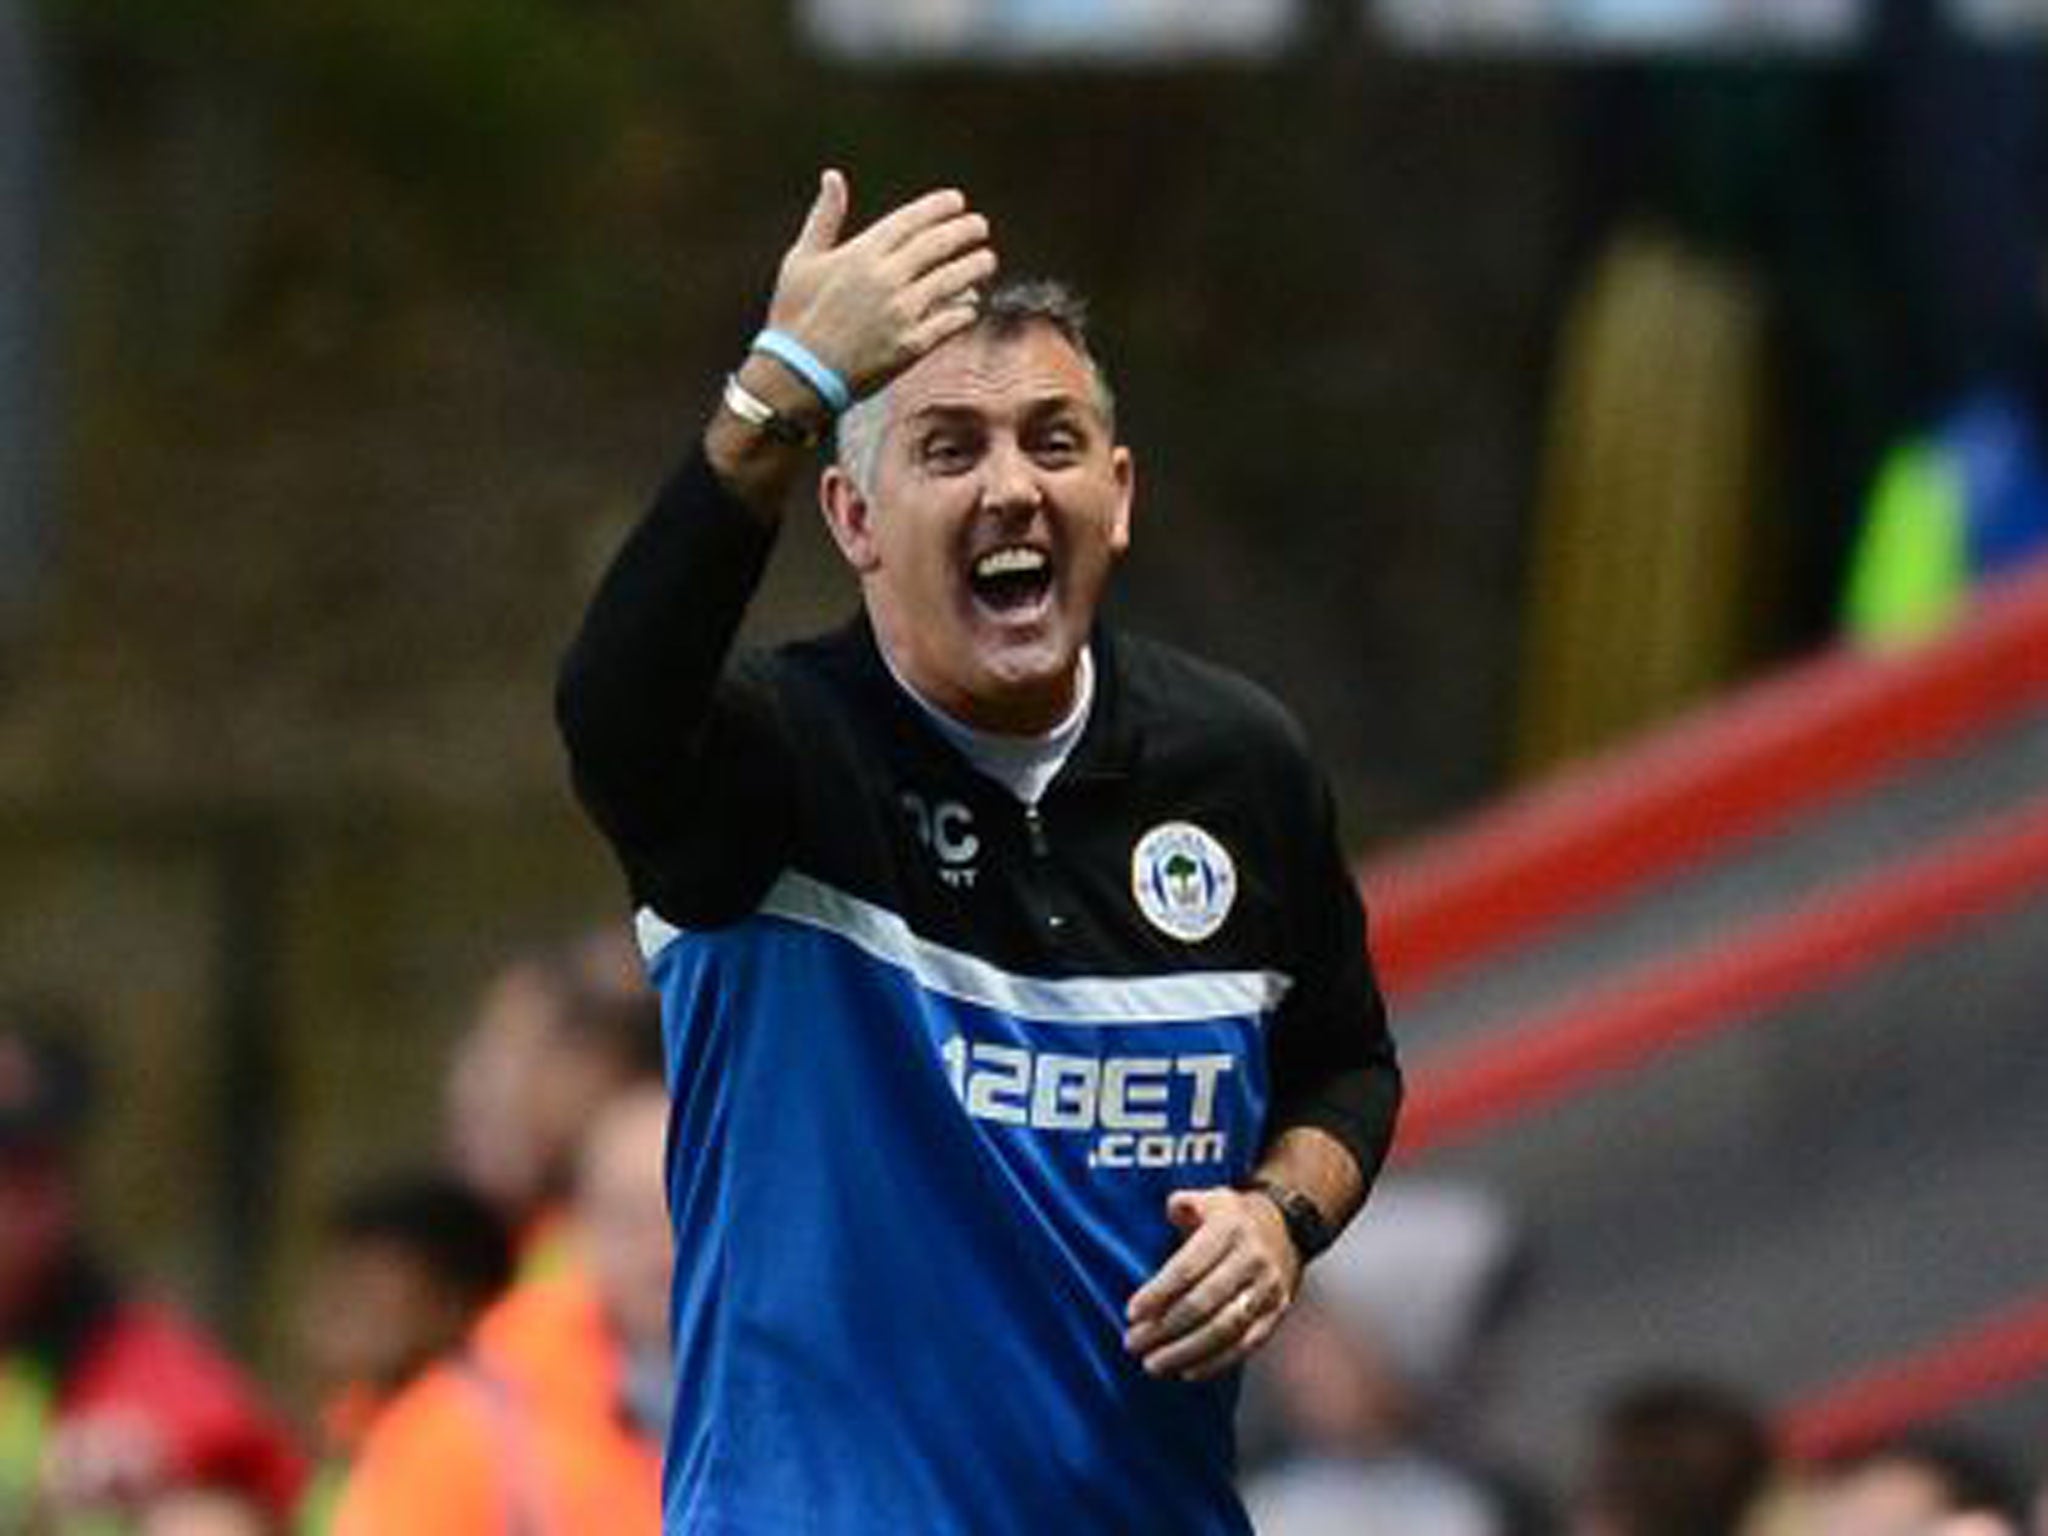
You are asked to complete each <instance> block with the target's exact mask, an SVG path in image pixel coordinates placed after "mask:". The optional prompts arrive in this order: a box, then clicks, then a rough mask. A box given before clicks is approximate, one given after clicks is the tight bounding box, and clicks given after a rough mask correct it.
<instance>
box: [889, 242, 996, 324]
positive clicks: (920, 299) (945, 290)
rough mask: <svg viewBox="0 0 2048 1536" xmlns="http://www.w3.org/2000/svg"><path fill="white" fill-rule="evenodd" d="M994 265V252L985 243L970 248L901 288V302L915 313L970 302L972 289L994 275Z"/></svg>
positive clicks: (924, 313)
mask: <svg viewBox="0 0 2048 1536" xmlns="http://www.w3.org/2000/svg"><path fill="white" fill-rule="evenodd" d="M996 265H997V263H996V253H995V252H994V251H992V250H990V249H988V247H987V246H983V247H982V248H981V249H980V250H978V251H969V252H968V253H967V254H966V255H965V256H962V257H960V258H958V259H957V260H954V261H949V262H947V263H946V264H945V265H944V266H943V267H940V268H938V269H937V270H936V271H933V272H928V273H926V274H925V275H924V276H923V277H922V278H920V279H919V280H918V281H917V282H915V283H912V284H911V285H910V287H909V288H908V289H907V290H905V292H904V296H903V298H904V305H905V307H906V308H907V309H908V310H909V311H910V312H911V313H912V314H914V315H926V314H930V313H931V312H932V311H934V310H939V309H945V308H947V307H948V306H950V305H955V304H960V303H967V304H969V305H970V306H971V305H972V303H973V301H974V290H975V289H976V288H977V287H979V286H980V285H981V284H982V283H985V282H987V281H988V279H989V278H991V277H993V276H995V271H996Z"/></svg>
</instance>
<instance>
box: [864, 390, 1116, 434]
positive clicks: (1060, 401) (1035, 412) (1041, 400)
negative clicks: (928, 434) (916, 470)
mask: <svg viewBox="0 0 2048 1536" xmlns="http://www.w3.org/2000/svg"><path fill="white" fill-rule="evenodd" d="M1069 411H1071V412H1075V413H1077V414H1080V415H1099V414H1100V413H1099V412H1098V411H1097V410H1096V408H1095V406H1094V405H1093V403H1092V402H1090V401H1089V400H1087V399H1086V398H1084V397H1083V396H1080V395H1073V394H1068V393H1066V392H1064V391H1062V392H1061V393H1059V394H1056V395H1041V396H1039V397H1038V398H1037V399H1035V400H1032V401H1030V402H1028V403H1027V404H1026V405H1025V406H1024V408H1023V410H1022V411H1021V412H1020V413H1019V414H1020V416H1021V417H1022V419H1023V420H1025V421H1027V422H1028V421H1036V420H1040V419H1042V418H1044V417H1047V416H1057V415H1062V414H1064V413H1066V412H1069ZM987 419H988V412H986V411H984V410H983V409H982V408H981V407H979V406H975V405H966V404H960V403H955V402H951V401H945V400H935V401H932V402H930V403H929V404H925V405H920V406H919V407H917V409H916V410H914V411H912V412H911V413H910V414H909V415H908V416H906V417H904V419H903V424H904V425H905V426H913V425H917V424H921V423H925V422H937V423H949V422H955V423H958V422H966V423H971V422H979V421H985V420H987Z"/></svg>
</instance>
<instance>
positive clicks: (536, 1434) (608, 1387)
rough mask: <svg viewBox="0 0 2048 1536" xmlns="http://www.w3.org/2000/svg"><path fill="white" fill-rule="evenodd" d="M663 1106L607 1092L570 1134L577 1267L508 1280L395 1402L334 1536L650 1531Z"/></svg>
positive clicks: (663, 1349)
mask: <svg viewBox="0 0 2048 1536" xmlns="http://www.w3.org/2000/svg"><path fill="white" fill-rule="evenodd" d="M667 1117H668V1104H667V1097H666V1094H665V1093H664V1092H663V1090H662V1089H661V1087H660V1086H659V1085H658V1084H657V1083H653V1082H648V1083H643V1084H640V1085H637V1086H634V1087H632V1088H630V1089H628V1090H626V1091H625V1092H623V1093H621V1094H619V1095H618V1096H616V1097H615V1098H614V1100H613V1101H612V1102H611V1103H610V1104H608V1105H606V1106H605V1107H604V1108H603V1109H602V1110H601V1111H600V1112H599V1113H598V1115H597V1118H596V1120H595V1122H594V1123H593V1124H592V1126H591V1129H590V1134H589V1137H588V1139H587V1140H586V1142H585V1144H584V1149H583V1157H582V1159H581V1163H580V1177H579V1178H578V1179H577V1181H576V1188H575V1201H574V1206H573V1211H572V1220H573V1223H574V1227H575V1232H574V1237H575V1248H576V1254H577V1255H578V1261H576V1262H570V1263H567V1264H565V1265H564V1266H562V1267H561V1268H559V1269H557V1270H556V1271H554V1272H552V1273H550V1274H547V1275H545V1276H541V1277H537V1278H535V1279H531V1280H526V1281H522V1282H521V1283H520V1284H519V1285H517V1286H515V1287H514V1288H513V1290H512V1291H511V1292H510V1293H509V1294H507V1295H506V1296H505V1298H504V1299H503V1300H502V1301H500V1302H499V1303H498V1304H497V1305H496V1306H494V1307H493V1308H492V1309H491V1310H490V1311H489V1312H488V1313H486V1314H485V1316H484V1317H483V1319H482V1321H481V1322H480V1323H479V1324H478V1326H477V1329H476V1332H475V1334H474V1335H473V1337H472V1339H471V1341H470V1345H469V1347H468V1349H467V1350H466V1351H465V1352H464V1353H463V1355H462V1356H461V1357H460V1358H459V1359H457V1360H453V1361H449V1362H445V1363H443V1364H441V1365H438V1366H435V1367H434V1368H433V1369H431V1370H429V1371H428V1372H427V1373H426V1374H425V1375H423V1376H422V1377H421V1378H420V1379H419V1380H418V1381H416V1382H414V1383H413V1385H412V1386H410V1387H408V1388H407V1389H406V1390H405V1391H404V1392H403V1393H402V1394H400V1396H399V1397H398V1398H397V1399H396V1400H395V1401H394V1402H393V1403H392V1405H391V1408H390V1409H389V1411H388V1412H386V1413H385V1414H384V1415H383V1416H382V1417H381V1418H380V1419H379V1420H378V1422H377V1424H376V1426H375V1428H374V1429H372V1431H371V1433H370V1436H369V1438H368V1440H367V1441H366V1442H365V1444H364V1447H363V1452H362V1455H361V1457H360V1458H359V1460H358V1462H357V1465H356V1468H355V1471H354V1472H353V1473H352V1475H351V1476H350V1478H349V1482H348V1485H347V1487H346V1488H345V1489H344V1491H343V1494H342V1500H341V1506H340V1509H339V1511H338V1513H337V1515H336V1519H335V1526H334V1529H335V1532H336V1536H501V1533H512V1532H518V1533H519V1536H583V1533H585V1532H603V1533H605V1536H656V1533H658V1532H659V1530H660V1526H661V1501H660V1497H659V1487H660V1456H661V1442H662V1436H663V1433H664V1429H665V1412H666V1406H667V1398H666V1392H667V1386H668V1340H667V1306H668V1278H669V1249H668V1216H667V1209H666V1199H665V1190H664V1186H663V1178H662V1169H663V1148H664V1143H665V1140H666V1135H667V1123H668V1118H667Z"/></svg>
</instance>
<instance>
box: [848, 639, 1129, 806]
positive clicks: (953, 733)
mask: <svg viewBox="0 0 2048 1536" xmlns="http://www.w3.org/2000/svg"><path fill="white" fill-rule="evenodd" d="M882 660H883V661H884V662H885V663H887V665H888V668H889V675H890V676H891V677H893V678H895V679H896V686H897V687H899V688H901V689H902V690H903V691H904V692H905V693H907V694H909V695H910V697H911V699H912V700H913V701H914V702H915V703H916V705H917V707H918V708H919V709H921V710H923V711H924V712H925V714H926V715H927V716H928V717H930V719H931V722H932V724H933V725H934V726H936V727H937V728H938V731H939V734H940V735H942V736H944V737H945V738H946V740H948V741H950V742H951V743H952V744H953V745H954V746H955V747H957V748H959V750H960V755H961V756H962V757H964V758H966V759H967V761H968V762H970V763H972V764H973V765H974V766H975V768H976V769H978V770H979V771H980V772H982V773H984V774H986V775H987V776H988V777H989V778H991V779H994V780H995V781H996V782H997V783H998V784H1000V785H1002V786H1003V787H1004V788H1005V789H1007V790H1009V792H1010V793H1011V794H1013V795H1015V796H1016V797H1017V798H1018V799H1019V800H1022V801H1023V802H1024V803H1025V804H1026V805H1036V804H1038V797H1039V796H1040V795H1043V794H1044V793H1045V788H1046V786H1047V785H1048V784H1050V783H1052V781H1053V779H1054V778H1055V777H1056V776H1057V775H1058V773H1059V771H1060V769H1062V768H1064V767H1065V766H1066V763H1067V759H1068V758H1069V757H1070V756H1072V755H1073V751H1074V746H1075V744H1076V743H1077V742H1079V741H1080V739H1081V732H1082V731H1083V730H1085V729H1087V726H1088V711H1089V710H1090V709H1091V708H1093V707H1094V704H1095V658H1094V656H1093V655H1092V654H1091V653H1090V652H1089V651H1088V650H1087V649H1085V648H1084V649H1083V650H1082V652H1081V660H1080V664H1079V666H1078V667H1077V668H1076V669H1075V674H1074V707H1073V708H1072V709H1070V710H1068V711H1067V717H1066V718H1065V719H1064V720H1062V721H1060V723H1059V724H1058V725H1056V726H1054V727H1053V728H1052V729H1051V730H1049V731H1046V732H1045V733H1043V734H1042V735H1038V736H1009V735H1005V734H1003V733H1002V732H1000V731H978V730H976V729H975V728H974V727H973V726H971V725H963V724H961V723H960V722H959V721H958V720H955V719H954V718H953V717H952V716H951V715H949V714H947V713H946V712H945V711H944V710H943V709H940V708H939V707H938V706H937V705H936V704H934V703H932V701H931V700H929V699H927V698H926V697H925V696H924V695H923V694H921V693H919V692H918V691H917V690H916V689H915V688H913V687H911V686H910V684H909V683H908V682H906V681H905V680H904V677H903V674H902V673H901V672H898V671H897V670H896V664H895V663H894V662H893V661H890V660H889V653H888V652H887V651H883V652H882Z"/></svg>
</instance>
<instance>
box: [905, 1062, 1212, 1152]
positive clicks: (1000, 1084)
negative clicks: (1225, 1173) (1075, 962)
mask: <svg viewBox="0 0 2048 1536" xmlns="http://www.w3.org/2000/svg"><path fill="white" fill-rule="evenodd" d="M939 1054H940V1056H941V1057H942V1058H944V1060H945V1063H946V1075H947V1077H948V1078H949V1079H950V1080H951V1082H952V1084H953V1092H954V1094H955V1095H956V1096H957V1097H958V1098H959V1100H960V1103H961V1105H962V1106H963V1107H964V1108H965V1109H966V1111H967V1113H968V1114H970V1115H972V1116H973V1117H974V1118H975V1119H977V1120H982V1121H986V1122H988V1123H989V1124H992V1125H1014V1126H1024V1127H1028V1128H1029V1129H1032V1130H1038V1131H1056V1132H1069V1133H1073V1134H1080V1135H1087V1136H1089V1137H1092V1138H1093V1144H1092V1145H1091V1147H1090V1148H1089V1152H1088V1166H1089V1167H1091V1168H1181V1167H1186V1166H1188V1165H1190V1164H1197V1163H1221V1162H1223V1161H1224V1160H1225V1159H1226V1157H1227V1155H1228V1153H1229V1151H1230V1140H1229V1135H1228V1133H1227V1132H1226V1131H1224V1130H1223V1129H1222V1128H1221V1127H1219V1126H1218V1125H1217V1115H1216V1109H1217V1098H1218V1095H1219V1094H1220V1093H1221V1092H1222V1091H1223V1087H1224V1084H1225V1083H1226V1082H1227V1081H1228V1079H1229V1078H1230V1076H1231V1074H1232V1073H1234V1072H1235V1071H1236V1070H1237V1058H1236V1057H1234V1056H1231V1055H1229V1054H1227V1053H1224V1052H1220V1051H1219V1052H1210V1053H1205V1054H1199V1055H1176V1056H1106V1057H1105V1056H1072V1055H1066V1054H1063V1053H1061V1052H1057V1051H1034V1050H1030V1049H1028V1048H1026V1047H1024V1046H1017V1045H998V1044H995V1043H993V1042H990V1041H975V1042H973V1043H972V1044H970V1043H969V1042H968V1041H967V1040H966V1039H965V1038H964V1037H962V1036H960V1035H954V1036H952V1037H950V1038H949V1039H948V1040H947V1041H946V1043H945V1044H944V1045H943V1046H941V1047H940V1048H939Z"/></svg>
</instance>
